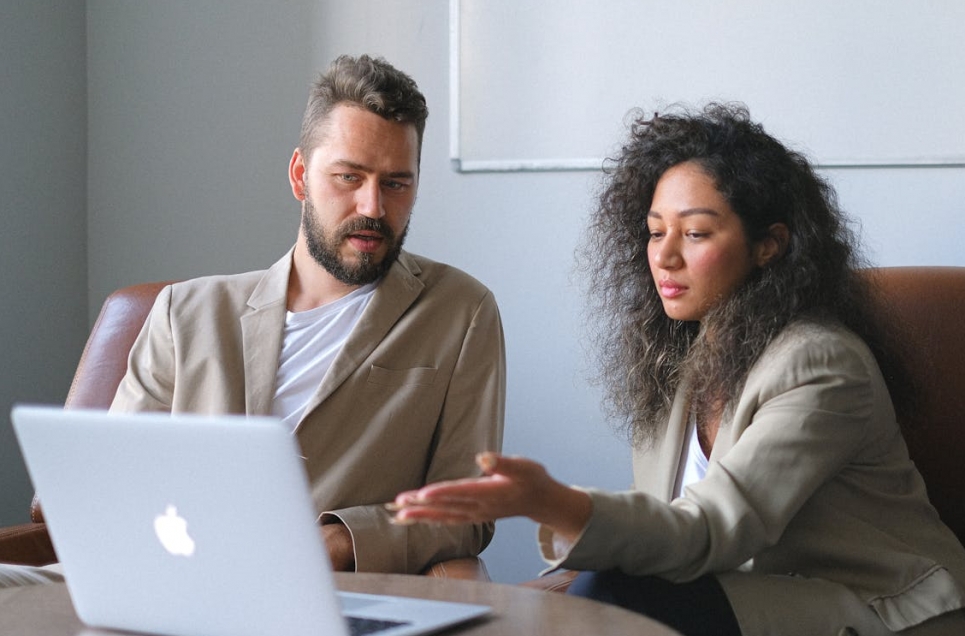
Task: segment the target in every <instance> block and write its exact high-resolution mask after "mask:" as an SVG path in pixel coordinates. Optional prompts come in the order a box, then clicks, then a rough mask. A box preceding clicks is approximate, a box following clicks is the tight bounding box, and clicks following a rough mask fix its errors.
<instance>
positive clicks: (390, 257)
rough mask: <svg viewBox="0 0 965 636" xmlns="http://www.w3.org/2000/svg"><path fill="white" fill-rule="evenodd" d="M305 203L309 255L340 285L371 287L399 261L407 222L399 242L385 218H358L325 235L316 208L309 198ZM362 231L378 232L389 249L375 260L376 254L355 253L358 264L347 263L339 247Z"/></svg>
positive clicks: (304, 215) (305, 229)
mask: <svg viewBox="0 0 965 636" xmlns="http://www.w3.org/2000/svg"><path fill="white" fill-rule="evenodd" d="M304 203H305V205H304V207H303V208H302V229H303V230H304V232H305V238H306V240H307V243H308V253H309V254H311V255H312V258H314V259H315V261H316V262H317V263H318V264H319V265H321V266H322V267H324V268H325V271H327V272H328V273H329V274H331V275H332V276H334V277H335V279H336V280H338V281H339V282H342V283H344V284H346V285H368V284H369V283H372V282H375V281H377V280H378V279H379V278H381V277H382V276H383V275H384V274H385V273H386V272H387V271H389V268H390V267H392V263H394V262H395V261H396V259H398V257H399V252H401V251H402V244H403V243H405V236H406V234H407V233H408V231H409V225H408V223H407V224H406V226H405V229H404V230H402V233H401V234H400V235H399V237H398V239H396V235H395V232H393V231H392V228H391V227H389V225H388V224H387V223H386V222H385V221H383V220H382V219H373V218H369V217H367V216H359V217H355V218H353V219H350V220H348V221H346V222H345V223H343V224H342V225H340V226H339V227H337V228H336V229H335V232H334V236H326V234H325V230H324V229H322V226H321V224H319V222H318V216H317V215H316V213H315V206H313V205H312V203H311V201H310V200H309V199H308V198H307V197H306V198H305V200H304ZM362 230H365V231H370V232H378V233H379V234H380V235H381V236H382V240H383V241H384V243H385V246H386V252H385V256H383V257H382V259H381V260H379V261H376V260H375V255H373V254H371V253H369V252H356V257H357V259H358V262H356V263H348V262H346V261H344V260H343V259H342V257H341V255H340V254H339V248H340V247H341V246H342V243H344V242H345V239H346V237H348V236H349V235H350V234H354V233H356V232H359V231H362Z"/></svg>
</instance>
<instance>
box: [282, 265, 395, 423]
mask: <svg viewBox="0 0 965 636" xmlns="http://www.w3.org/2000/svg"><path fill="white" fill-rule="evenodd" d="M377 285H378V283H377V282H376V283H370V284H368V285H365V286H363V287H359V288H358V289H356V290H355V291H353V292H352V293H350V294H348V295H347V296H343V297H342V298H339V299H338V300H336V301H333V302H330V303H328V304H325V305H322V306H321V307H316V308H314V309H309V310H308V311H299V312H297V313H292V312H288V314H287V315H286V316H285V335H284V339H283V341H282V346H281V356H280V357H279V359H278V373H277V375H276V376H275V395H274V398H273V399H272V404H271V411H272V414H273V415H275V416H276V417H280V418H282V421H283V422H284V423H285V424H286V425H288V426H289V427H290V428H291V430H295V428H296V427H297V425H298V422H299V420H301V418H302V414H303V412H304V410H305V406H306V404H308V401H309V400H310V399H311V398H312V395H314V393H315V391H316V390H317V389H318V386H319V385H320V384H321V383H322V378H324V377H325V374H326V373H327V372H328V369H329V367H331V366H332V361H333V360H334V359H335V356H336V355H338V352H339V351H340V350H341V349H342V345H344V344H345V340H346V339H347V338H348V335H349V334H350V333H352V330H353V329H355V325H356V323H358V321H359V318H360V317H361V316H362V312H363V311H365V308H366V307H367V306H368V304H369V300H371V298H372V294H373V293H375V288H376V286H377Z"/></svg>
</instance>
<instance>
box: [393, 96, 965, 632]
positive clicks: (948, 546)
mask: <svg viewBox="0 0 965 636" xmlns="http://www.w3.org/2000/svg"><path fill="white" fill-rule="evenodd" d="M590 236H591V238H590V241H589V243H588V246H587V250H586V253H587V254H592V255H596V261H595V263H594V264H592V265H591V267H590V269H591V272H592V274H593V279H594V281H595V283H596V284H595V285H594V289H595V291H596V292H598V297H597V300H598V304H597V308H598V311H599V312H600V313H601V315H602V316H603V317H604V318H606V319H607V320H606V322H605V324H604V328H603V329H601V331H600V334H601V336H600V340H601V342H600V344H601V347H600V351H601V352H602V354H601V361H602V362H603V373H602V379H603V380H604V381H605V382H606V384H607V386H608V388H609V389H610V392H609V403H610V406H611V407H613V411H614V413H616V414H618V415H619V416H621V418H622V421H623V422H625V424H626V427H627V431H628V433H629V434H630V439H631V441H632V443H633V447H634V458H633V459H634V461H633V468H634V486H635V489H634V490H633V491H631V492H618V493H611V492H603V491H600V490H594V489H583V488H573V487H569V486H566V485H563V484H561V483H559V482H557V481H556V480H554V479H553V478H552V477H550V476H549V475H548V474H547V472H546V471H545V470H544V469H543V467H542V466H541V465H539V464H537V463H536V462H533V461H530V460H527V459H523V458H511V457H505V456H500V455H497V454H494V453H488V454H484V455H482V456H481V457H480V458H479V463H480V466H481V467H482V469H483V471H484V473H485V475H486V476H484V477H481V478H478V479H467V480H460V481H455V482H447V483H442V484H435V485H430V486H427V487H425V488H423V489H421V490H418V491H412V492H407V493H402V494H400V495H399V497H398V498H397V499H396V501H395V503H394V504H393V507H395V508H397V509H398V512H397V514H396V520H397V522H398V523H416V522H434V523H439V522H443V523H470V522H479V521H483V520H489V519H497V518H502V517H508V516H517V515H522V516H527V517H529V518H531V519H533V520H535V521H536V522H538V523H539V524H540V529H539V548H540V550H541V552H542V555H543V557H544V559H545V560H546V561H547V562H548V563H549V564H550V565H551V566H552V567H564V568H569V569H574V570H583V571H584V572H583V573H582V574H580V576H578V577H577V579H576V581H575V582H574V584H573V586H572V587H571V592H574V593H579V594H583V595H587V596H590V597H593V598H597V599H601V600H606V601H610V602H614V603H617V604H620V605H623V606H625V607H628V608H630V609H633V610H636V611H639V612H642V613H645V614H647V615H650V616H652V617H654V618H657V619H658V620H662V621H664V622H666V623H668V624H670V625H671V626H673V627H675V628H676V629H678V630H679V631H681V632H683V633H685V634H700V633H713V634H748V635H756V634H784V635H789V634H802V635H807V636H813V635H821V634H839V633H844V634H850V633H858V634H862V635H866V634H872V635H877V634H892V633H902V634H915V635H916V636H918V635H920V634H963V633H965V610H963V609H962V608H963V607H965V593H963V590H965V550H963V548H962V546H961V545H960V544H959V543H958V541H957V540H956V538H955V537H954V535H953V534H952V533H951V531H950V530H948V528H946V527H945V526H944V525H943V524H942V523H941V522H940V521H939V519H938V516H937V513H936V512H935V510H934V508H933V507H932V506H931V505H930V504H929V503H928V500H927V497H926V494H925V488H924V484H923V482H922V480H921V477H920V475H919V474H918V472H917V470H916V469H915V467H914V465H913V464H912V462H911V461H910V459H909V458H908V453H907V449H906V447H905V444H904V441H903V438H902V435H901V431H900V428H899V425H898V424H897V418H896V415H895V407H894V406H893V403H892V398H894V399H895V405H896V406H897V407H898V408H899V411H900V410H901V409H903V408H908V407H909V406H910V404H909V401H908V399H907V397H906V395H905V394H906V393H907V392H906V391H904V388H905V387H907V384H905V383H904V382H903V381H902V374H901V368H900V366H899V365H898V364H896V363H895V361H894V357H893V356H891V355H889V353H888V352H887V351H886V350H885V347H884V346H883V342H884V340H885V339H884V338H882V337H881V336H879V334H878V333H877V330H876V328H875V327H874V324H875V321H874V319H873V315H872V313H871V309H870V301H869V298H870V293H869V290H868V289H866V288H865V285H864V284H863V282H862V281H863V279H862V278H860V277H859V276H857V275H856V273H855V271H856V268H857V266H858V262H857V255H856V254H855V249H854V247H853V243H854V241H853V238H852V236H851V234H850V232H849V230H848V227H847V223H846V219H845V218H844V216H843V214H842V213H841V212H840V211H839V209H838V208H837V206H836V202H835V197H834V194H833V191H832V190H831V188H830V186H828V185H827V184H826V183H825V182H824V181H823V180H822V179H821V178H820V177H818V176H817V175H816V174H815V173H814V171H813V169H812V168H811V166H810V165H809V164H808V162H807V161H806V160H805V159H804V158H803V157H802V156H801V155H799V154H797V153H795V152H793V151H790V150H788V149H787V148H785V147H784V146H783V145H782V144H781V143H779V142H778V141H776V140H775V139H774V138H772V137H771V136H769V135H768V134H766V133H765V132H764V130H763V129H762V128H761V127H760V126H759V125H756V124H754V123H752V122H751V121H750V120H749V117H748V114H747V112H746V110H745V109H743V108H742V107H737V106H724V105H710V106H708V107H706V108H705V109H704V110H703V111H701V112H699V113H695V114H689V113H686V112H679V113H671V114H663V115H656V116H654V117H653V118H646V117H641V118H639V119H637V120H636V121H635V122H634V124H633V125H632V128H631V135H630V139H629V141H628V143H627V144H626V145H625V146H624V148H623V149H622V152H621V154H620V155H619V157H618V158H617V159H616V162H615V166H614V167H613V168H612V169H611V170H608V179H607V183H606V186H605V189H604V191H603V193H602V195H601V198H600V203H599V207H598V209H597V210H596V213H595V216H594V218H593V221H592V225H591V235H590ZM886 378H888V379H889V380H891V386H890V387H889V385H888V384H887V383H886ZM889 389H890V391H889Z"/></svg>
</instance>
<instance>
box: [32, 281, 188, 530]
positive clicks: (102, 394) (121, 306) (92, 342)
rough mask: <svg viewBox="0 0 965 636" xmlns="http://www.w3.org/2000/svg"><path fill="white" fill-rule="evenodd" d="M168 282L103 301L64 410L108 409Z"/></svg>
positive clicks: (36, 508)
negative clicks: (153, 309)
mask: <svg viewBox="0 0 965 636" xmlns="http://www.w3.org/2000/svg"><path fill="white" fill-rule="evenodd" d="M168 284H169V283H167V282H159V283H142V284H139V285H132V286H130V287H124V288H122V289H118V290H117V291H115V292H114V293H112V294H111V295H110V296H108V297H107V300H105V301H104V304H103V306H101V311H100V314H99V315H98V316H97V320H96V321H95V322H94V327H93V329H91V332H90V336H88V338H87V345H86V346H85V347H84V353H83V354H82V355H81V357H80V362H79V363H78V365H77V371H75V372H74V380H73V382H72V383H71V385H70V391H69V392H68V393H67V401H66V403H65V408H69V409H78V408H88V409H106V408H108V407H109V406H110V405H111V402H112V401H113V400H114V393H116V392H117V386H118V385H119V384H120V383H121V378H123V377H124V373H125V372H126V371H127V358H128V355H129V354H130V352H131V347H132V346H133V345H134V340H135V339H136V338H137V334H138V333H140V331H141V327H142V326H143V325H144V320H145V318H147V315H148V313H149V312H150V311H151V307H152V306H153V305H154V299H155V298H157V295H158V293H159V292H160V291H161V289H162V288H164V286H165V285H168ZM30 517H31V519H32V520H33V521H35V522H38V523H41V522H43V512H42V511H41V509H40V505H39V502H38V501H37V498H36V497H34V500H33V503H32V504H31V506H30Z"/></svg>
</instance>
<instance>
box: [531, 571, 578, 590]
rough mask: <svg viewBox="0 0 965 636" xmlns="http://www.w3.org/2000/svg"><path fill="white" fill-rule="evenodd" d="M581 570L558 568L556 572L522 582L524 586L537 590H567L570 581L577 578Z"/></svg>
mask: <svg viewBox="0 0 965 636" xmlns="http://www.w3.org/2000/svg"><path fill="white" fill-rule="evenodd" d="M577 574H579V572H577V571H575V570H558V571H556V572H551V573H549V574H547V575H546V576H541V577H539V578H538V579H533V580H532V581H525V582H523V583H520V585H521V586H523V587H531V588H533V589H536V590H543V591H544V592H566V590H567V589H569V587H570V583H572V582H573V579H575V578H576V575H577Z"/></svg>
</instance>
